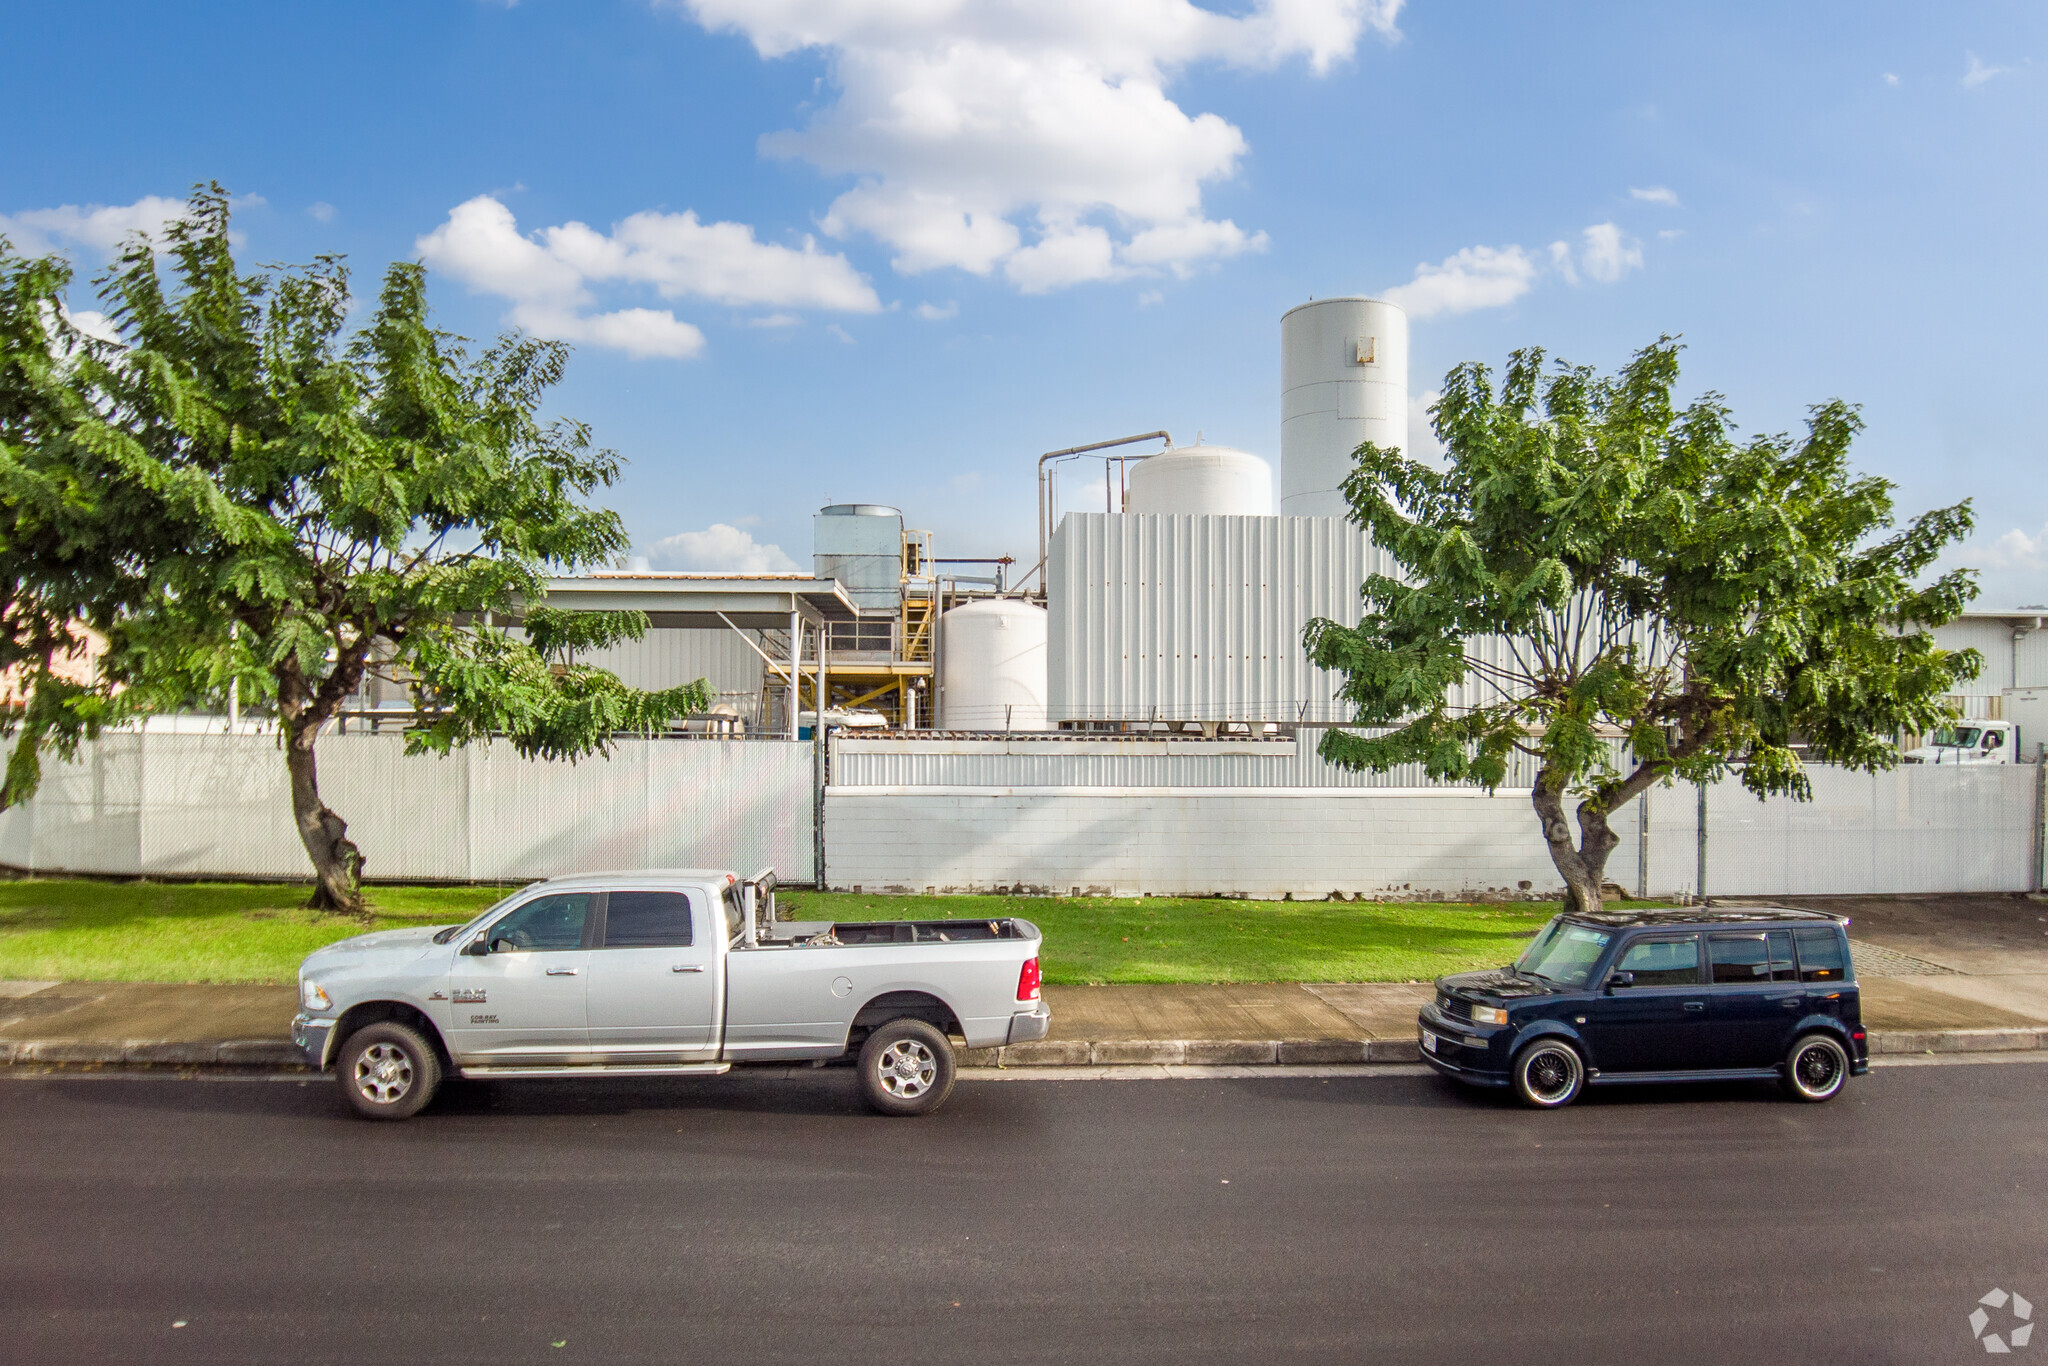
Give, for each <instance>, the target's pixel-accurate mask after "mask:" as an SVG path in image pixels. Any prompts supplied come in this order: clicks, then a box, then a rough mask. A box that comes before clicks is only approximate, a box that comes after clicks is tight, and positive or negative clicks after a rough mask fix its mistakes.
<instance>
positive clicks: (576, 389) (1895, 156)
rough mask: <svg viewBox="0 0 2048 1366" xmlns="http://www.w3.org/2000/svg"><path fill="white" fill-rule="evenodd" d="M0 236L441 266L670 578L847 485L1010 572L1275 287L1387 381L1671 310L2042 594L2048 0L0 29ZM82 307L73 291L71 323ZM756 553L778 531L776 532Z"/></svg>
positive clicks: (40, 24) (335, 20)
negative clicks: (193, 219)
mask: <svg viewBox="0 0 2048 1366" xmlns="http://www.w3.org/2000/svg"><path fill="white" fill-rule="evenodd" d="M8 29H9V34H10V39H11V41H10V44H9V47H10V49H11V53H12V56H13V60H12V61H11V62H10V63H9V66H10V71H9V87H10V89H9V94H10V100H9V105H10V111H9V112H10V117H9V119H8V120H7V123H6V127H5V130H4V132H0V167H4V174H0V218H4V219H5V220H6V221H5V223H4V225H0V228H4V230H5V231H7V232H8V233H9V234H10V235H12V236H13V237H14V238H15V239H16V240H17V244H18V245H20V244H27V245H32V246H33V245H46V246H50V247H53V248H57V249H61V250H65V251H68V252H70V253H72V254H73V255H74V256H75V257H77V258H78V259H79V261H80V263H81V264H82V265H86V266H88V267H90V266H96V265H97V264H98V262H99V261H100V260H101V259H102V258H103V256H104V250H105V247H106V244H107V243H108V242H109V241H110V240H111V239H112V237H114V236H115V235H117V234H118V232H119V231H120V230H122V229H124V228H126V227H130V226H134V225H137V224H146V223H147V222H149V221H152V219H153V216H155V215H157V214H159V213H160V212H161V211H162V210H163V208H164V205H163V204H162V203H161V201H162V200H165V199H168V200H173V201H175V200H177V199H180V198H182V196H183V195H184V193H185V192H186V190H187V189H188V187H189V186H190V185H191V183H192V182H194V181H197V180H203V179H216V178H217V179H219V180H220V181H222V182H223V183H224V184H226V185H227V186H228V187H229V188H230V189H232V190H233V191H235V192H236V193H238V194H241V195H245V196H248V197H249V198H248V200H247V202H245V203H244V204H243V206H242V208H241V210H240V212H239V215H238V226H239V228H240V230H241V231H242V232H243V233H244V234H245V235H246V238H247V253H248V255H249V256H250V257H251V258H253V259H262V260H303V259H306V258H308V257H310V256H311V255H312V254H314V253H316V252H323V251H340V252H345V253H347V254H348V255H349V257H350V259H351V260H352V261H353V263H354V264H355V266H356V267H357V269H358V271H360V272H362V273H363V274H364V276H365V277H373V276H374V274H375V272H377V271H378V270H380V269H381V268H382V266H383V264H384V263H385V262H387V261H389V260H391V259H393V258H396V257H414V256H422V257H424V259H426V260H427V261H428V262H429V264H430V266H431V267H432V268H433V271H434V275H435V286H434V298H435V302H436V306H437V308H438V309H439V310H440V314H441V316H442V318H443V321H444V322H445V323H446V324H447V325H449V326H451V327H453V328H455V329H456V330H458V331H461V332H464V333H466V334H468V335H470V336H474V337H478V338H485V337H488V336H490V335H492V334H493V333H494V332H496V331H497V330H499V329H500V328H501V327H503V326H506V325H509V324H512V323H521V324H524V325H527V326H529V327H532V328H535V329H536V330H541V331H546V332H552V333H554V334H557V335H563V336H567V337H570V338H572V339H574V340H575V341H576V343H577V347H578V353H577V359H576V362H575V364H574V366H573V367H572V370H571V377H570V380H569V381H568V383H567V384H566V385H565V386H564V387H563V389H562V390H561V393H560V398H559V406H560V408H561V409H562V410H563V411H565V412H568V413H571V414H574V415H576V416H578V417H581V418H584V419H586V420H588V421H590V422H591V423H592V424H593V425H594V426H595V428H596V430H597V433H598V436H599V439H600V440H601V441H602V442H604V443H605V444H607V445H610V446H613V447H615V448H616V449H618V450H619V452H620V453H621V454H622V455H624V456H625V457H626V459H627V460H628V462H629V464H628V469H627V474H626V476H625V479H624V481H623V483H622V484H621V485H620V486H619V487H618V488H617V489H616V490H615V491H614V494H613V497H612V502H613V505H614V506H616V507H617V508H618V509H619V510H620V512H621V513H622V514H623V515H624V517H625V519H626V522H627V525H628V527H629V529H630V530H631V532H632V533H633V535H634V536H635V538H636V540H637V541H638V542H639V543H640V545H641V546H642V547H643V548H645V549H647V550H648V551H649V552H650V553H652V554H653V555H654V556H655V557H656V560H657V562H658V563H661V564H664V565H670V566H673V567H678V568H684V567H757V568H759V567H770V566H773V565H779V564H782V563H784V562H785V561H784V559H783V558H782V557H784V556H786V557H788V558H790V559H793V560H794V561H796V562H797V563H798V564H801V565H807V564H808V559H809V545H810V514H811V513H812V512H813V511H814V510H815V509H816V507H817V506H818V505H820V504H821V503H823V502H826V501H827V500H832V501H850V500H861V501H879V502H890V503H895V504H897V505H899V506H901V507H903V508H904V510H905V512H906V515H907V516H908V518H909V520H910V522H911V523H912V524H913V525H917V526H923V527H929V528H931V529H933V530H934V531H935V532H937V533H938V535H939V537H940V546H941V550H940V553H942V554H954V555H980V554H993V553H1001V552H1005V551H1008V552H1014V553H1016V554H1018V555H1019V556H1023V555H1025V553H1026V551H1027V550H1028V549H1029V547H1030V545H1031V542H1032V530H1031V526H1032V507H1033V486H1032V473H1031V471H1032V466H1033V461H1034V458H1035V456H1036V455H1037V453H1038V452H1040V451H1044V450H1047V449H1050V448H1053V447H1059V446H1066V445H1072V444H1077V443H1080V442H1086V441H1091V440H1099V439H1102V438H1105V437H1110V436H1117V435H1122V434H1124V433H1127V432H1135V431H1144V430H1149V429H1152V428H1156V427H1162V426H1163V427H1166V428H1169V429H1171V430H1172V431H1173V432H1174V433H1175V434H1176V436H1178V437H1180V438H1181V439H1182V440H1183V441H1186V440H1189V439H1192V437H1193V436H1194V434H1195V433H1196V432H1197V431H1201V432H1203V433H1205V434H1206V436H1207V438H1208V439H1209V440H1210V441H1212V442H1224V443H1228V444H1231V445H1237V446H1241V447H1243V448H1245V449H1248V450H1252V451H1255V452H1257V453H1259V454H1262V455H1264V456H1266V457H1267V458H1268V459H1269V460H1273V461H1274V462H1275V463H1276V464H1277V461H1278V456H1279V395H1278V385H1279V329H1278V319H1279V315H1280V313H1281V312H1282V311H1283V310H1284V309H1285V308H1287V307H1288V306H1291V305H1292V304H1294V303H1298V302H1300V301H1302V300H1303V299H1305V298H1307V297H1309V296H1310V295H1317V296H1324V295H1332V294H1351V293H1381V292H1384V291H1388V290H1395V291H1398V292H1400V293H1401V295H1402V297H1403V298H1404V299H1405V301H1406V302H1407V303H1408V304H1409V305H1410V309H1411V315H1412V316H1413V353H1414V356H1413V368H1412V380H1413V387H1414V388H1415V390H1416V391H1417V393H1418V395H1421V394H1423V393H1425V392H1426V391H1428V390H1429V389H1432V388H1433V387H1434V385H1435V379H1434V377H1437V376H1440V375H1441V374H1442V373H1443V372H1444V370H1446V369H1447V368H1449V367H1450V366H1452V365H1454V364H1456V363H1458V362H1460V361H1463V360H1467V359H1480V360H1486V361H1489V362H1493V363H1495V364H1498V363H1499V362H1500V361H1501V360H1502V359H1503V358H1504V357H1505V355H1506V353H1507V352H1508V350H1509V349H1511V348H1513V347H1517V346H1523V345H1530V344H1537V345H1542V346H1544V347H1545V348H1547V349H1548V350H1550V351H1551V352H1552V353H1553V354H1556V355H1559V356H1563V357H1567V358H1569V359H1571V360H1574V361H1578V362H1583V363H1590V364H1594V365H1597V366H1600V367H1602V368H1610V367H1612V366H1614V365H1616V364H1618V363H1619V362H1620V361H1621V360H1622V359H1623V358H1625V357H1626V355H1627V354H1628V353H1629V352H1630V351H1632V350H1633V349H1635V348H1636V347H1638V346H1640V345H1642V344H1643V343H1645V342H1647V341H1650V340H1652V339H1654V338H1655V337H1656V336H1657V335H1659V334H1660V333H1664V332H1674V333H1682V334H1683V335H1684V337H1685V339H1686V342H1687V344H1688V347H1689V350H1688V353H1687V360H1686V366H1687V369H1686V385H1687V387H1688V389H1689V390H1690V391H1695V392H1696V391H1698V390H1700V389H1706V388H1712V389H1716V390H1719V391H1721V392H1722V393H1724V394H1726V395H1727V396H1728V398H1729V400H1730V401H1731V402H1732V404H1733V405H1734V408H1735V410H1736V414H1737V417H1738V419H1739V420H1740V421H1741V423H1742V425H1743V426H1745V427H1746V428H1750V429H1754V430H1769V431H1777V430H1785V429H1788V428H1792V427H1796V426H1797V424H1798V423H1799V422H1800V420H1801V419H1802V417H1803V414H1804V412H1805V409H1806V406H1807V405H1808V404H1809V403H1813V402H1817V401H1820V400H1823V399H1826V398H1831V397H1836V396H1839V397H1842V398H1845V399H1848V400H1851V401H1854V402H1858V403H1861V404H1862V405H1863V408H1864V414H1865V417H1866V419H1867V420H1868V422H1869V430H1868V432H1867V433H1866V434H1865V436H1864V437H1863V439H1862V441H1861V443H1860V445H1859V450H1858V458H1859V461H1860V463H1861V464H1862V466H1863V467H1864V468H1866V469H1868V470H1871V471H1873V472H1876V473H1879V474H1882V475H1884V476H1886V477H1888V478H1890V479H1892V480H1894V481H1895V482H1897V483H1898V485H1899V486H1900V494H1899V496H1900V503H1901V506H1902V509H1904V510H1907V511H1913V510H1918V509H1920V508H1924V507H1928V506H1932V505H1934V504H1937V503H1944V502H1950V501H1954V500H1956V499H1959V498H1962V497H1972V498H1974V499H1975V500H1976V507H1977V513H1978V525H1979V534H1978V536H1977V538H1976V540H1975V541H1974V542H1973V543H1972V544H1971V546H1970V547H1968V549H1967V551H1966V552H1965V553H1964V554H1963V556H1962V560H1963V561H1964V562H1967V563H1973V564H1977V565H1979V566H1982V567H1983V569H1984V571H1985V577H1984V583H1985V593H1984V597H1983V599H1982V604H1981V605H1984V606H1987V607H1997V606H2009V605H2014V604H2017V603H2021V602H2028V603H2036V602H2048V474H2044V461H2043V456H2044V450H2043V438H2042V435H2041V433H2042V424H2041V421H2040V418H2039V415H2038V412H2037V409H2038V407H2039V398H2040V393H2041V387H2042V384H2041V376H2042V374H2043V372H2044V368H2048V340H2044V337H2048V329H2044V327H2043V325H2042V322H2041V315H2042V313H2043V305H2044V303H2048V289H2044V285H2048V252H2044V250H2043V242H2044V236H2043V223H2044V219H2048V214H2044V210H2048V177H2044V176H2043V174H2042V171H2043V160H2044V158H2043V154H2042V151H2041V148H2042V147H2043V145H2044V143H2048V137H2044V134H2048V119H2044V114H2048V86H2044V82H2048V8H2043V7H2041V6H2039V5H2037V4H2036V5H2028V4H2018V3H2014V4H1995V3H1994V4H1974V5H1954V6H1928V5H1925V4H1910V5H1908V4H1890V5H1887V4H1869V3H1858V4H1849V3H1814V4H1803V5H1778V4H1773V5H1765V4H1732V5H1720V6H1646V5H1639V4H1620V3H1617V4H1593V5H1583V6H1579V7H1577V8H1576V9H1574V10H1572V11H1570V12H1569V13H1567V12H1565V11H1563V10H1562V9H1561V8H1559V7H1548V6H1529V5H1513V4H1505V3H1503V4H1479V3H1464V4H1457V5H1450V4H1444V3H1430V2H1428V0H1419V2H1418V3H1411V4H1407V5H1396V4H1392V3H1387V0H1230V3H1210V4H1208V5H1206V6H1202V7H1198V6H1196V5H1194V4H1192V3H1189V2H1188V0H1125V3H1120V4H1108V3H1104V0H981V2H980V3H970V0H519V3H517V4H506V3H502V2H501V0H440V2H439V3H434V2H432V0H414V2H413V3H404V4H400V3H374V2H373V0H360V2H359V3H355V4H351V5H348V6H339V5H326V6H314V5H279V4H275V3H207V2H206V0H185V3H182V4H179V5H176V6H167V5H156V6H144V5H136V4H132V3H95V2H94V0H71V2H70V3H68V4H66V5H63V6H26V5H17V6H14V7H11V10H10V14H9V20H8ZM78 302H79V304H80V306H83V305H84V303H85V302H86V301H84V300H80V301H78ZM768 547H777V548H779V549H778V550H777V551H774V552H771V551H770V550H769V549H768Z"/></svg>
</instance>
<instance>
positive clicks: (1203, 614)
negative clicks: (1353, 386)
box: [1047, 513, 1393, 721]
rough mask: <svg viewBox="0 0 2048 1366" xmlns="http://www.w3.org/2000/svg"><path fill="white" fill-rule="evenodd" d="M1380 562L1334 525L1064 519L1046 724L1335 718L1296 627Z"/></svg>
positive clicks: (1352, 590)
mask: <svg viewBox="0 0 2048 1366" xmlns="http://www.w3.org/2000/svg"><path fill="white" fill-rule="evenodd" d="M1392 567H1393V566H1392V562H1391V561H1390V560H1389V559H1388V558H1387V556H1386V555H1385V554H1384V553H1383V552H1381V551H1380V550H1378V549H1377V548H1376V547H1374V546H1373V545H1372V544H1371V542H1370V541H1369V540H1368V539H1367V538H1366V535H1365V533H1364V532H1363V531H1361V530H1359V529H1358V528H1357V527H1355V526H1352V525H1351V524H1350V523H1349V522H1346V521H1345V520H1343V519H1342V518H1337V517H1215V516H1208V517H1195V516H1128V515H1111V514H1108V513H1070V514H1068V516H1067V517H1066V518H1065V519H1064V520H1063V521H1062V522H1061V523H1060V528H1059V531H1058V532H1057V533H1056V534H1055V535H1054V537H1053V541H1052V553H1051V562H1050V564H1049V565H1048V576H1049V577H1048V590H1049V591H1048V606H1049V608H1050V610H1051V635H1050V639H1049V641H1048V649H1047V673H1048V679H1047V682H1048V699H1049V703H1050V708H1049V710H1050V716H1051V719H1052V720H1054V721H1068V720H1102V721H1140V720H1147V719H1151V718H1154V717H1156V718H1157V719H1160V720H1176V721H1303V720H1306V721H1336V720H1344V719H1348V718H1347V716H1346V714H1345V712H1344V709H1343V708H1342V707H1341V706H1340V705H1339V704H1338V703H1336V702H1335V701H1334V700H1333V695H1334V694H1335V692H1336V688H1337V680H1336V679H1335V678H1334V677H1333V676H1332V675H1329V674H1326V673H1324V672H1323V671H1322V670H1319V669H1316V668H1313V667H1312V666H1311V665H1310V664H1309V662H1308V657H1307V655H1306V653H1305V652H1304V651H1303V649H1302V645H1301V632H1302V628H1303V627H1304V626H1306V625H1307V624H1308V623H1309V621H1311V620H1312V619H1314V618H1316V617H1319V616H1320V617H1329V618H1331V619H1333V620H1336V621H1341V622H1344V623H1345V624H1347V625H1349V624H1354V623H1356V622H1357V620H1358V615H1359V601H1358V589H1359V585H1360V584H1362V583H1363V582H1364V581H1365V579H1366V576H1367V575H1368V574H1371V573H1374V572H1381V573H1385V572H1390V571H1391V570H1392Z"/></svg>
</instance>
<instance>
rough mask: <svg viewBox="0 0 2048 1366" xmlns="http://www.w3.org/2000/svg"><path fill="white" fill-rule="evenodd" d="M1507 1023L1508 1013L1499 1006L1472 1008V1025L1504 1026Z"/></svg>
mask: <svg viewBox="0 0 2048 1366" xmlns="http://www.w3.org/2000/svg"><path fill="white" fill-rule="evenodd" d="M1507 1022H1508V1013H1507V1012H1506V1011H1505V1010H1502V1009H1501V1008H1500V1007H1499V1006H1473V1007H1472V1023H1474V1024H1506V1023H1507Z"/></svg>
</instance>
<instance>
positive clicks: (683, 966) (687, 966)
mask: <svg viewBox="0 0 2048 1366" xmlns="http://www.w3.org/2000/svg"><path fill="white" fill-rule="evenodd" d="M669 971H670V972H702V971H704V965H703V964H702V963H678V964H676V965H675V966H674V967H672V968H670V969H669Z"/></svg>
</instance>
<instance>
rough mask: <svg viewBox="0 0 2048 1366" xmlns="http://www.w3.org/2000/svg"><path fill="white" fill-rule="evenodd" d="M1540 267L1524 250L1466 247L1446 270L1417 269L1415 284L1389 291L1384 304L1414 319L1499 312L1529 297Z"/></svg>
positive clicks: (1445, 264)
mask: <svg viewBox="0 0 2048 1366" xmlns="http://www.w3.org/2000/svg"><path fill="white" fill-rule="evenodd" d="M1538 270H1539V267H1538V266H1537V264H1536V261H1535V260H1534V259H1533V258H1532V257H1531V256H1530V255H1529V253H1528V252H1526V251H1524V250H1522V249H1521V248H1520V247H1466V248H1465V249H1464V250H1463V251H1460V252H1458V253H1457V254H1456V255H1455V256H1450V257H1447V258H1446V259H1445V260H1444V262H1443V263H1442V264H1441V265H1434V266H1432V265H1429V264H1427V263H1425V264H1423V265H1419V266H1417V267H1416V268H1415V278H1414V279H1413V280H1411V281H1409V282H1408V283H1407V284H1405V285H1396V286H1394V287H1393V288H1392V289H1390V290H1388V291H1387V292H1386V294H1385V298H1386V299H1387V301H1388V302H1389V303H1396V304H1399V305H1400V306H1401V307H1402V308H1404V309H1406V310H1407V311H1408V316H1409V317H1411V318H1429V317H1434V316H1435V315H1437V314H1439V313H1469V312H1471V311H1472V310H1473V309H1475V308H1500V307H1502V306H1503V305H1506V304H1511V303H1513V302H1514V301H1515V300H1517V299H1519V298H1521V297H1522V296H1523V295H1524V294H1527V293H1528V292H1529V286H1530V285H1532V284H1534V283H1535V282H1536V275H1537V272H1538Z"/></svg>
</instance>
